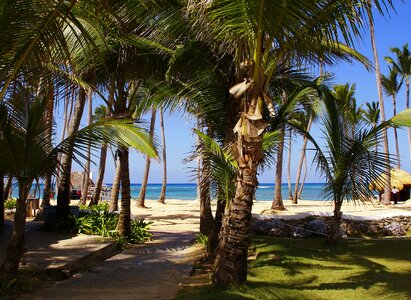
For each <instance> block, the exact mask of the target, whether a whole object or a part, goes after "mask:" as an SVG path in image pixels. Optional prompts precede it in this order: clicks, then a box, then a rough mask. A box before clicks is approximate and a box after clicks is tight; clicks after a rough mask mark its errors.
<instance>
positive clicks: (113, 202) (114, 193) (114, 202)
mask: <svg viewBox="0 0 411 300" xmlns="http://www.w3.org/2000/svg"><path fill="white" fill-rule="evenodd" d="M118 152H119V150H117V163H116V173H115V175H114V179H113V185H112V187H111V195H110V205H109V211H111V212H113V211H117V210H118V193H119V191H120V181H121V170H120V158H119V157H118Z"/></svg>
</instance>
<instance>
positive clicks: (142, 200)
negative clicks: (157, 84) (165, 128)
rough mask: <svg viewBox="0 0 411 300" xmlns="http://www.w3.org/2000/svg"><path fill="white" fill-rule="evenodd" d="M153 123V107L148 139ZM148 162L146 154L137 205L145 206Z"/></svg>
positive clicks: (151, 138)
mask: <svg viewBox="0 0 411 300" xmlns="http://www.w3.org/2000/svg"><path fill="white" fill-rule="evenodd" d="M155 124H156V110H155V109H154V108H153V110H152V111H151V120H150V140H151V141H152V140H153V138H154V126H155ZM150 164H151V159H150V157H149V156H146V167H145V170H144V176H143V180H142V182H141V189H140V195H139V196H138V200H137V207H141V208H146V206H145V201H146V191H147V183H148V176H149V174H150Z"/></svg>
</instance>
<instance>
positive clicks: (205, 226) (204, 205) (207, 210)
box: [200, 150, 214, 237]
mask: <svg viewBox="0 0 411 300" xmlns="http://www.w3.org/2000/svg"><path fill="white" fill-rule="evenodd" d="M200 151H201V150H200ZM209 163H210V162H209V160H208V159H203V160H202V165H203V167H202V170H201V174H202V175H203V178H202V180H201V184H200V232H201V233H202V234H204V235H207V236H208V237H209V236H210V235H211V233H212V231H213V226H214V218H213V213H212V211H211V200H210V186H211V183H210V180H209V178H210V176H208V175H207V174H209V173H210V166H209ZM204 175H205V176H204Z"/></svg>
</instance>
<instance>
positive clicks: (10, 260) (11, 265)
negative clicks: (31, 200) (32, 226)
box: [0, 181, 31, 282]
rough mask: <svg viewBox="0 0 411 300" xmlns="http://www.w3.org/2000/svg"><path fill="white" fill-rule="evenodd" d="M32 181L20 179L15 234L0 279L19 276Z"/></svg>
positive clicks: (4, 279) (8, 279) (6, 279)
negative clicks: (28, 197)
mask: <svg viewBox="0 0 411 300" xmlns="http://www.w3.org/2000/svg"><path fill="white" fill-rule="evenodd" d="M30 186H31V182H29V181H19V198H18V199H17V207H16V212H15V214H14V224H13V234H12V237H11V241H10V243H9V245H8V247H7V252H6V258H5V259H4V262H3V264H2V265H1V268H0V280H3V281H5V282H9V281H10V280H12V279H13V278H15V277H16V276H17V271H18V268H19V264H20V260H21V257H22V256H23V253H24V229H25V224H26V206H27V204H26V200H27V196H28V193H29V190H30Z"/></svg>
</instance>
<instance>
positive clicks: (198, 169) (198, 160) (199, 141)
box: [196, 117, 202, 201]
mask: <svg viewBox="0 0 411 300" xmlns="http://www.w3.org/2000/svg"><path fill="white" fill-rule="evenodd" d="M201 128H202V126H201V121H200V118H199V117H197V130H199V131H202V130H201ZM196 146H197V177H196V183H197V198H196V199H197V200H198V201H200V199H201V181H202V180H201V177H202V176H201V160H202V153H201V151H200V149H201V139H200V137H199V136H198V135H197V136H196Z"/></svg>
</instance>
